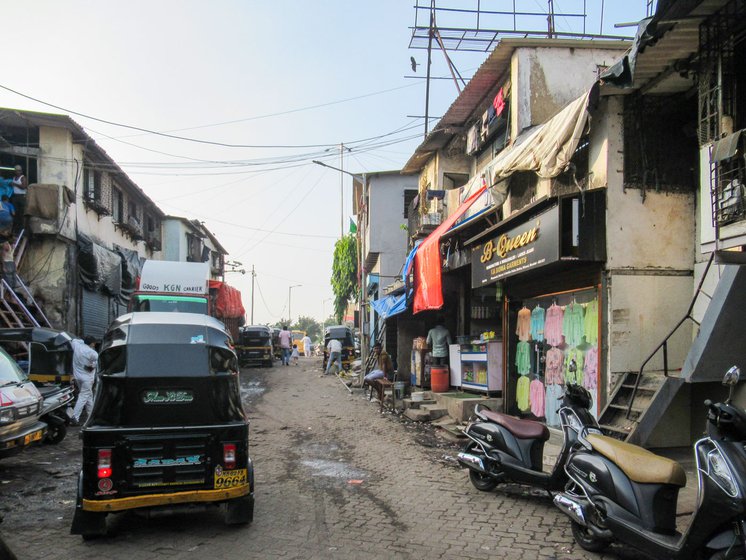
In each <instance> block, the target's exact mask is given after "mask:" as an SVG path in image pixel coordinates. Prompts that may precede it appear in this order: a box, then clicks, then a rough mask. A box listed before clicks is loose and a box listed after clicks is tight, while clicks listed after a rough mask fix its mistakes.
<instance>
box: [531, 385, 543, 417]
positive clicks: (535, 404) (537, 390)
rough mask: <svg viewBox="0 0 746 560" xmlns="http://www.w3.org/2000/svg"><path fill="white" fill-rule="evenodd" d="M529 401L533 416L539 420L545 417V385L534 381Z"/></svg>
mask: <svg viewBox="0 0 746 560" xmlns="http://www.w3.org/2000/svg"><path fill="white" fill-rule="evenodd" d="M529 400H530V401H531V414H533V415H534V416H536V417H537V418H541V417H542V416H544V412H545V411H544V384H543V383H542V382H541V381H539V380H538V379H534V380H533V381H532V382H531V385H530V386H529Z"/></svg>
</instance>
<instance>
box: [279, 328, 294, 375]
mask: <svg viewBox="0 0 746 560" xmlns="http://www.w3.org/2000/svg"><path fill="white" fill-rule="evenodd" d="M279 337H280V348H282V363H283V364H284V365H286V366H289V365H290V349H291V347H292V344H293V335H292V334H290V331H289V330H288V328H287V327H286V326H285V325H282V330H281V331H280V334H279Z"/></svg>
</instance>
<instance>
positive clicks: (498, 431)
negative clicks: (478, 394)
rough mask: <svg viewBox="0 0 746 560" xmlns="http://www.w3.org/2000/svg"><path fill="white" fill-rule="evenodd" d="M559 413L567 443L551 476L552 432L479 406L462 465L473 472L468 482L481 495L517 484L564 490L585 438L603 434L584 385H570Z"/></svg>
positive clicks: (469, 428) (460, 456) (460, 458)
mask: <svg viewBox="0 0 746 560" xmlns="http://www.w3.org/2000/svg"><path fill="white" fill-rule="evenodd" d="M561 400H562V405H561V407H560V409H559V416H560V421H561V424H562V431H563V432H564V436H565V437H564V443H563V446H562V450H561V452H560V454H559V455H558V456H557V461H556V463H555V465H554V467H553V468H552V470H551V472H544V470H543V461H542V459H543V454H544V443H545V442H546V441H547V440H548V439H549V430H548V429H547V427H546V426H545V425H544V424H542V423H540V422H535V421H533V420H523V419H520V418H515V417H513V416H508V415H507V414H501V413H499V412H493V411H491V410H489V409H485V408H483V407H480V406H479V405H477V406H476V407H475V409H474V414H475V415H476V416H477V418H478V420H476V421H473V422H470V423H469V424H468V425H467V426H466V429H465V430H464V434H465V435H466V437H468V438H469V440H470V441H469V442H468V443H467V444H466V447H465V448H464V450H463V451H462V452H461V453H459V454H458V456H457V459H458V462H459V464H460V466H462V467H466V468H468V469H469V479H470V480H471V483H472V484H473V485H474V487H475V488H476V489H477V490H481V491H483V492H490V491H491V490H494V488H495V487H496V486H497V485H498V484H500V483H501V482H516V483H519V484H527V485H530V486H536V487H538V488H542V489H545V490H548V491H549V490H561V489H562V488H563V487H564V485H565V482H567V475H566V474H565V470H564V466H565V461H566V460H567V457H568V454H569V452H570V451H571V450H572V449H573V448H574V447H575V446H576V445H577V443H578V440H579V438H580V437H581V436H582V435H583V434H585V433H586V432H589V431H592V432H596V433H599V434H600V433H601V431H600V430H599V429H598V423H597V422H596V419H595V418H593V416H592V415H591V413H590V412H589V409H590V407H591V402H592V401H591V395H590V393H589V392H588V391H587V390H586V389H585V388H583V387H581V386H579V385H568V386H567V387H566V388H565V394H564V396H563V397H562V399H561Z"/></svg>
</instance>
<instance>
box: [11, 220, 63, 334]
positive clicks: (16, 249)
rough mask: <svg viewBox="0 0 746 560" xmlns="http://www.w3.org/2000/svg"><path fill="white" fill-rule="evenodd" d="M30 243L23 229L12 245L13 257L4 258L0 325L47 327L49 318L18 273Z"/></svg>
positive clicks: (50, 326) (48, 326) (49, 324)
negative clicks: (9, 258) (10, 258)
mask: <svg viewBox="0 0 746 560" xmlns="http://www.w3.org/2000/svg"><path fill="white" fill-rule="evenodd" d="M27 245H28V238H27V236H26V235H25V231H23V230H22V231H21V233H20V234H19V235H18V237H17V238H16V240H15V243H14V244H13V246H12V252H13V259H12V260H3V262H2V275H0V327H8V328H19V327H21V328H23V327H47V328H52V325H51V323H50V322H49V319H47V317H46V315H44V311H42V309H41V307H39V305H38V303H37V302H36V300H35V299H34V296H33V295H32V294H31V291H30V290H29V289H28V287H27V286H26V284H25V283H24V282H23V280H22V279H21V277H20V276H19V275H18V267H19V266H20V264H21V262H22V261H23V257H24V254H25V251H26V247H27Z"/></svg>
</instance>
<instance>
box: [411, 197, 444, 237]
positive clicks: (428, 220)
mask: <svg viewBox="0 0 746 560" xmlns="http://www.w3.org/2000/svg"><path fill="white" fill-rule="evenodd" d="M419 199H420V197H415V198H414V200H412V202H411V203H410V204H409V208H408V223H407V229H408V231H409V236H410V237H411V238H412V239H419V238H422V237H427V236H428V235H430V233H432V232H433V230H434V229H435V228H436V227H438V226H439V225H440V223H441V222H442V221H443V204H442V202H441V203H440V204H432V203H431V204H428V206H429V208H427V209H428V210H433V211H430V212H424V213H423V212H420V207H419Z"/></svg>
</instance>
